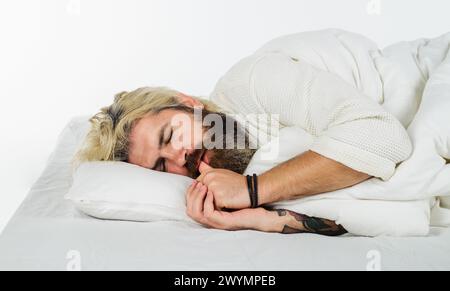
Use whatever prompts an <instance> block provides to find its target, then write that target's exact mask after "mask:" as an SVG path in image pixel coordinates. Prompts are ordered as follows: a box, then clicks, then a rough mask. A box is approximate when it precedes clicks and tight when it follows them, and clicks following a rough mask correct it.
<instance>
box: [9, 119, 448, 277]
mask: <svg viewBox="0 0 450 291" xmlns="http://www.w3.org/2000/svg"><path fill="white" fill-rule="evenodd" d="M86 120H87V118H86V117H80V118H75V119H74V120H72V121H71V122H70V123H69V125H68V126H67V127H66V128H65V130H64V131H63V133H62V134H61V136H60V139H59V143H58V145H57V147H56V149H55V151H54V153H53V154H52V156H51V157H50V159H49V161H48V165H47V167H46V169H45V170H44V172H43V174H42V175H41V177H40V178H39V180H38V181H37V182H36V183H35V185H34V186H33V187H32V189H31V191H30V193H29V195H28V197H27V199H26V200H25V201H24V203H23V204H22V206H21V207H20V209H19V210H18V211H17V213H16V214H15V216H14V217H13V218H12V220H11V221H10V223H9V224H8V226H7V227H6V228H5V230H4V232H3V233H2V235H1V236H0V270H66V268H67V266H68V264H69V263H70V259H67V255H68V254H69V253H70V252H71V251H76V252H77V253H79V254H80V256H81V257H80V258H81V267H82V269H83V270H366V269H367V267H368V266H373V265H372V264H371V262H372V261H371V258H368V257H367V256H368V254H369V257H370V254H374V252H375V254H379V255H380V266H381V269H382V270H450V230H449V229H445V228H433V229H432V230H431V233H430V235H429V236H428V237H409V238H392V237H377V238H366V237H352V236H343V237H335V238H330V237H323V236H318V235H311V234H295V235H282V234H269V233H260V232H255V231H238V232H226V231H219V230H209V229H204V228H202V227H199V226H197V225H191V224H187V223H184V222H172V221H166V222H154V223H134V222H120V221H101V220H96V219H93V218H90V217H87V216H85V215H83V214H81V213H79V212H78V211H77V210H76V209H75V208H74V207H73V205H71V203H70V202H68V201H65V200H64V198H63V196H64V194H65V193H67V191H68V189H69V187H70V184H71V168H70V160H71V157H72V155H73V152H74V151H75V149H76V147H77V146H78V145H79V143H80V142H81V140H82V138H83V136H84V134H85V132H86V129H87V121H86ZM392 223H395V221H393V222H392Z"/></svg>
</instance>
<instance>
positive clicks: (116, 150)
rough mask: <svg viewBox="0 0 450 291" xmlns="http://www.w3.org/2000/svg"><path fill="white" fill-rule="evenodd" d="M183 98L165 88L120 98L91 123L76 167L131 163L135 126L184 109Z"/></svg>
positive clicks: (208, 104)
mask: <svg viewBox="0 0 450 291" xmlns="http://www.w3.org/2000/svg"><path fill="white" fill-rule="evenodd" d="M179 95H180V92H177V91H175V90H172V89H169V88H165V87H144V88H139V89H137V90H135V91H132V92H122V93H119V94H117V95H116V96H115V98H114V103H113V104H111V105H110V106H108V107H104V108H102V109H101V110H100V112H98V113H97V114H95V115H94V116H93V117H92V118H91V119H90V120H89V121H90V123H91V128H90V131H89V132H88V134H87V136H86V139H85V141H84V143H83V145H82V147H81V149H80V150H79V151H78V152H77V154H76V155H75V158H74V166H75V167H76V166H78V165H79V164H81V163H83V162H88V161H127V160H128V150H129V136H130V133H131V130H132V128H133V125H134V124H135V123H136V122H137V121H138V120H140V119H142V118H143V117H145V116H146V115H148V114H150V113H156V112H159V111H161V110H164V109H167V108H176V107H183V106H184V105H183V104H182V103H180V100H179V98H178V96H179ZM194 98H196V99H197V100H199V101H200V102H201V103H202V104H203V105H204V106H205V109H206V110H209V111H211V112H219V111H220V110H219V108H218V107H217V106H216V105H215V104H213V103H212V102H210V101H208V100H205V99H202V98H198V97H194Z"/></svg>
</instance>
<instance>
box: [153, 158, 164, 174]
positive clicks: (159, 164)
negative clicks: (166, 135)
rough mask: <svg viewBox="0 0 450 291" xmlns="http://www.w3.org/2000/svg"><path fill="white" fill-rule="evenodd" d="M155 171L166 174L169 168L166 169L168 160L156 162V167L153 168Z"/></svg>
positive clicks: (161, 159)
mask: <svg viewBox="0 0 450 291" xmlns="http://www.w3.org/2000/svg"><path fill="white" fill-rule="evenodd" d="M152 170H153V171H159V172H166V171H167V168H166V159H163V158H160V159H159V160H158V161H157V162H156V166H154V167H153V168H152Z"/></svg>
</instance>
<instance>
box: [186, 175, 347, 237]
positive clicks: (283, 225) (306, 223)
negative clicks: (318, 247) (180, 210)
mask: <svg viewBox="0 0 450 291" xmlns="http://www.w3.org/2000/svg"><path fill="white" fill-rule="evenodd" d="M186 200H187V214H188V215H189V217H191V218H192V219H194V220H195V221H197V222H198V223H200V224H203V225H204V226H206V227H210V228H216V229H222V230H244V229H251V230H258V231H264V232H278V233H285V234H291V233H316V234H322V235H330V236H335V235H341V234H344V233H346V231H345V229H344V228H343V227H342V226H339V225H336V223H334V222H333V221H329V220H326V219H320V218H315V217H309V216H306V215H301V214H298V213H295V212H292V211H289V210H275V211H273V210H266V209H264V208H255V209H243V210H237V211H234V212H226V211H219V210H216V209H215V208H214V196H213V194H212V193H211V192H210V191H208V189H207V188H206V186H205V185H203V184H202V183H200V182H197V181H194V182H193V183H192V185H191V186H190V187H189V189H188V191H187V193H186Z"/></svg>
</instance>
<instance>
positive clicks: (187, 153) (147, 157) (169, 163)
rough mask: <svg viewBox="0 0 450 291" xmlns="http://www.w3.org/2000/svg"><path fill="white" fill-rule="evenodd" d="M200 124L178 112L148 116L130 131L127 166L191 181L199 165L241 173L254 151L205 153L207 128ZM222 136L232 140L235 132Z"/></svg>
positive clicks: (191, 116) (212, 151) (176, 110)
mask: <svg viewBox="0 0 450 291" xmlns="http://www.w3.org/2000/svg"><path fill="white" fill-rule="evenodd" d="M222 117H223V116H222ZM202 124H203V122H202V119H201V118H194V114H193V113H190V112H186V111H183V110H178V109H165V110H162V111H160V112H158V113H154V114H149V115H148V116H146V117H144V118H142V119H140V120H139V121H138V122H137V123H136V124H135V125H134V126H133V128H132V131H131V135H130V150H129V157H128V162H130V163H132V164H135V165H138V166H141V167H145V168H148V169H152V170H157V171H163V172H168V173H173V174H178V175H183V176H189V177H191V178H196V177H197V176H198V175H199V172H198V167H199V166H200V162H204V163H206V164H208V165H210V166H212V167H215V168H225V169H228V170H232V171H235V172H240V173H242V172H243V170H244V169H245V167H246V166H247V165H248V163H249V162H250V159H251V156H252V155H253V153H254V151H249V150H239V149H236V148H233V149H229V148H227V149H224V148H223V147H222V148H219V149H210V147H208V149H206V148H205V139H206V136H207V131H208V127H205V126H203V125H202ZM224 124H225V123H224ZM222 134H223V135H227V134H233V135H235V137H236V133H235V130H231V131H229V132H223V133H221V135H222ZM224 139H225V138H224Z"/></svg>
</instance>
